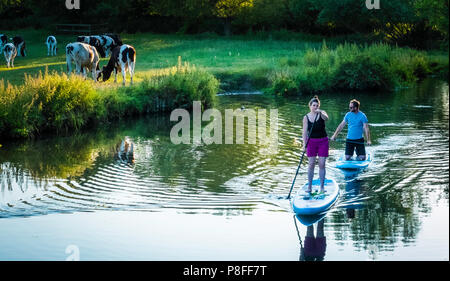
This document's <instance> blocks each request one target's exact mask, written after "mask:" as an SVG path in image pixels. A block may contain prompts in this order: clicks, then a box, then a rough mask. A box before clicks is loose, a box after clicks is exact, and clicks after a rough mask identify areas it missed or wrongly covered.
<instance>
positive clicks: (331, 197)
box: [292, 179, 339, 215]
mask: <svg viewBox="0 0 450 281" xmlns="http://www.w3.org/2000/svg"><path fill="white" fill-rule="evenodd" d="M324 189H325V192H324V193H323V194H320V193H319V190H320V180H319V179H315V180H313V181H312V193H311V194H309V193H307V192H306V191H307V190H308V183H306V184H305V185H303V186H302V187H301V188H300V189H299V190H298V191H297V194H296V195H295V196H294V199H293V200H292V209H293V210H294V212H295V213H296V214H299V215H315V214H319V213H321V212H324V211H326V210H328V209H329V208H331V206H332V205H333V204H334V203H335V202H336V199H337V198H338V196H339V186H338V184H337V183H336V181H335V180H333V179H325V183H324Z"/></svg>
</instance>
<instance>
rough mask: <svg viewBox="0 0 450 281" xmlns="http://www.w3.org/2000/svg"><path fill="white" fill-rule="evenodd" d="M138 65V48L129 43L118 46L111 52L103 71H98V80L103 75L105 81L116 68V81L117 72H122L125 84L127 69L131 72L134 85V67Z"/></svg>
mask: <svg viewBox="0 0 450 281" xmlns="http://www.w3.org/2000/svg"><path fill="white" fill-rule="evenodd" d="M135 65H136V50H135V49H134V48H133V47H132V46H130V45H127V44H124V45H122V46H117V47H116V48H114V50H113V51H112V54H111V58H110V59H109V62H108V64H107V65H106V66H104V67H103V68H102V71H101V72H99V73H98V75H97V80H99V79H100V77H102V76H103V82H105V81H107V80H108V79H109V78H110V77H111V72H112V71H113V70H114V82H115V83H117V72H118V71H121V72H122V77H123V85H124V86H125V79H126V71H127V70H128V71H129V72H130V76H131V80H130V84H131V85H133V75H134V67H135Z"/></svg>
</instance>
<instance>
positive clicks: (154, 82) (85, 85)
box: [0, 64, 219, 138]
mask: <svg viewBox="0 0 450 281" xmlns="http://www.w3.org/2000/svg"><path fill="white" fill-rule="evenodd" d="M218 89H219V83H218V81H217V80H216V79H215V78H214V76H213V75H211V74H209V73H207V72H206V71H204V70H200V69H197V68H196V67H192V66H189V65H184V66H182V65H181V64H179V65H178V66H176V67H173V68H170V69H168V70H167V71H165V72H160V73H158V74H155V75H152V76H146V77H144V78H143V81H142V82H140V83H138V84H137V85H135V86H131V87H118V86H115V85H99V84H95V83H94V82H93V81H91V80H85V79H84V78H82V77H80V76H78V75H72V76H70V77H67V76H66V74H58V73H56V72H54V73H51V74H48V73H45V74H38V75H36V76H26V77H25V82H24V84H23V85H20V86H13V85H11V84H9V83H8V84H7V85H5V83H4V82H3V81H0V136H2V137H7V138H21V137H34V136H38V135H41V134H43V133H46V132H56V133H67V132H72V131H79V130H81V129H83V128H85V127H87V126H89V125H92V124H95V123H102V122H108V121H111V120H116V119H118V118H122V117H125V116H133V115H142V114H148V113H156V112H164V111H170V110H172V109H175V108H190V107H191V106H192V102H193V101H195V100H199V101H201V102H202V104H203V105H204V106H205V107H209V106H211V105H212V104H213V103H214V99H215V97H216V93H217V92H218Z"/></svg>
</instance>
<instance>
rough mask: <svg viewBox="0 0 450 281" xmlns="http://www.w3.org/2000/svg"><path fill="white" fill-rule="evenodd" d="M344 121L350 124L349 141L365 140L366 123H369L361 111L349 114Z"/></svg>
mask: <svg viewBox="0 0 450 281" xmlns="http://www.w3.org/2000/svg"><path fill="white" fill-rule="evenodd" d="M344 121H345V122H347V123H348V133H347V139H350V140H357V139H361V138H363V126H364V123H369V120H367V116H366V115H365V114H364V113H362V112H361V111H358V113H354V112H347V114H345V117H344Z"/></svg>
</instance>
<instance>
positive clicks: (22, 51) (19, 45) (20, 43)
mask: <svg viewBox="0 0 450 281" xmlns="http://www.w3.org/2000/svg"><path fill="white" fill-rule="evenodd" d="M11 40H12V41H13V44H14V46H16V49H17V54H18V55H20V56H21V57H26V56H27V52H26V49H27V48H26V44H25V40H24V39H23V37H22V36H14V38H11Z"/></svg>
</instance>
